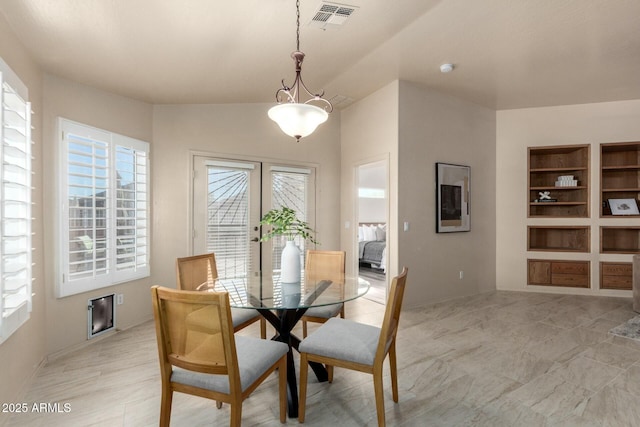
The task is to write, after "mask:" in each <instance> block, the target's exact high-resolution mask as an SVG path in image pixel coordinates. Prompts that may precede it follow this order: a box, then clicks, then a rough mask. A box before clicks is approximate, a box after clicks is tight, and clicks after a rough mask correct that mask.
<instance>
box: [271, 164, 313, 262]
mask: <svg viewBox="0 0 640 427" xmlns="http://www.w3.org/2000/svg"><path fill="white" fill-rule="evenodd" d="M308 189H309V174H308V173H304V172H303V173H297V172H282V171H277V170H272V171H271V192H272V193H271V205H272V206H271V207H272V208H273V209H279V208H281V207H283V206H286V207H288V208H289V209H293V210H294V211H296V216H297V217H298V219H300V220H301V221H305V222H309V219H308ZM272 242H273V255H272V264H271V265H272V268H273V270H274V271H279V270H280V260H281V255H282V249H283V248H284V245H285V244H286V240H285V239H272ZM295 242H296V245H297V246H298V247H299V248H300V256H301V257H302V258H301V264H300V265H303V266H304V253H305V244H306V242H305V241H304V240H303V239H301V238H300V237H296V238H295Z"/></svg>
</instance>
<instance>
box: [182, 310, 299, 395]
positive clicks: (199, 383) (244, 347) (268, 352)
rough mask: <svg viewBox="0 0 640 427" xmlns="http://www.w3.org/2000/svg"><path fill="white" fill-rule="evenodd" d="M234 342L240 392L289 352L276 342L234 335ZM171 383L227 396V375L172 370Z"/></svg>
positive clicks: (285, 347) (282, 344) (284, 346)
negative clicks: (238, 367)
mask: <svg viewBox="0 0 640 427" xmlns="http://www.w3.org/2000/svg"><path fill="white" fill-rule="evenodd" d="M247 311H249V310H247ZM235 340H236V353H237V355H238V366H240V383H241V384H242V391H244V390H246V389H247V387H249V386H250V385H251V384H253V383H254V382H255V381H256V380H257V379H258V378H259V377H260V375H262V374H263V373H264V372H265V371H266V370H267V369H268V368H269V367H270V366H272V365H273V364H274V363H276V361H277V360H278V359H279V358H281V357H282V355H284V354H286V353H287V351H289V346H288V345H286V344H285V343H281V342H278V341H270V340H263V339H259V338H253V337H244V336H238V335H236V336H235ZM171 381H173V382H176V383H180V384H187V385H192V386H195V387H200V388H204V389H207V390H212V391H219V392H222V393H229V377H228V376H227V375H213V374H202V373H200V372H193V371H188V370H186V369H181V368H177V367H175V366H174V367H173V373H172V374H171Z"/></svg>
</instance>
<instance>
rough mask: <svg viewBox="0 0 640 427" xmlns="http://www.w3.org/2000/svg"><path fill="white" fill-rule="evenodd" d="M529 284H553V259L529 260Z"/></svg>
mask: <svg viewBox="0 0 640 427" xmlns="http://www.w3.org/2000/svg"><path fill="white" fill-rule="evenodd" d="M528 264H529V266H528V267H529V274H528V275H529V284H530V285H551V261H536V260H531V259H530V260H529V263H528Z"/></svg>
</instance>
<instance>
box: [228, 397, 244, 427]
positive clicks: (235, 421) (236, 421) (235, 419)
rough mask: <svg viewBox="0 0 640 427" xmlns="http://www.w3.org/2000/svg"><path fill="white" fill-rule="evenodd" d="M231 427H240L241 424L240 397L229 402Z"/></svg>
mask: <svg viewBox="0 0 640 427" xmlns="http://www.w3.org/2000/svg"><path fill="white" fill-rule="evenodd" d="M229 425H230V426H231V427H240V426H241V425H242V398H241V400H240V401H239V402H233V403H232V404H231V421H230V422H229Z"/></svg>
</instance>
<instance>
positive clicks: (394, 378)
mask: <svg viewBox="0 0 640 427" xmlns="http://www.w3.org/2000/svg"><path fill="white" fill-rule="evenodd" d="M389 371H390V372H391V392H392V394H393V401H394V402H396V403H398V369H397V367H396V342H395V341H394V342H392V343H391V347H390V348H389Z"/></svg>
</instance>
